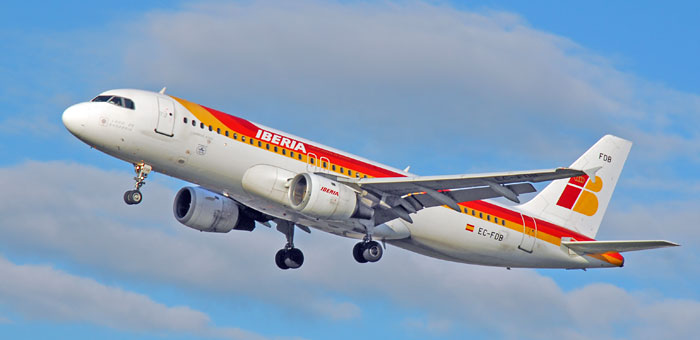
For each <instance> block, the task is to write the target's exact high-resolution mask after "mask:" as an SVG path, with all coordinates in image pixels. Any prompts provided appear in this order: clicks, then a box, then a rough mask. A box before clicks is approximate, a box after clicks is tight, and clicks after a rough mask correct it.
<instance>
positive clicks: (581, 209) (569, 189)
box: [557, 176, 603, 216]
mask: <svg viewBox="0 0 700 340" xmlns="http://www.w3.org/2000/svg"><path fill="white" fill-rule="evenodd" d="M601 189H603V180H602V179H600V177H598V176H596V177H595V183H594V182H592V181H589V178H588V176H579V177H572V178H571V179H570V180H569V183H568V184H566V188H564V192H563V193H562V194H561V196H560V197H559V201H558V202H557V205H558V206H560V207H564V208H566V209H572V210H573V211H575V212H577V213H581V214H584V215H586V216H593V215H595V213H596V212H597V211H598V197H597V196H596V195H595V193H596V192H600V190H601Z"/></svg>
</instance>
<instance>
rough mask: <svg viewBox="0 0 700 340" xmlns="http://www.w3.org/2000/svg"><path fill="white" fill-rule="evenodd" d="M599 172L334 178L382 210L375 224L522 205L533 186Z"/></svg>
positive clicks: (538, 171) (563, 171) (563, 169)
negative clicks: (467, 207) (432, 212)
mask: <svg viewBox="0 0 700 340" xmlns="http://www.w3.org/2000/svg"><path fill="white" fill-rule="evenodd" d="M598 169H599V168H595V169H591V170H587V171H583V170H575V169H569V168H556V169H550V170H532V171H520V172H499V173H487V174H475V175H452V176H415V177H388V178H387V177H385V178H347V177H334V179H335V180H337V181H339V182H341V183H345V184H347V185H349V186H352V187H355V188H356V189H357V190H358V191H360V192H362V193H363V194H364V196H365V197H366V198H368V199H369V200H371V201H372V203H374V204H373V205H375V206H378V207H379V208H381V209H375V224H381V223H384V222H386V221H389V220H392V219H395V218H397V217H400V218H402V219H404V220H407V221H409V222H411V221H412V220H411V218H410V216H409V214H410V213H415V212H416V211H418V210H420V209H423V208H427V207H434V206H439V205H447V206H449V207H451V208H452V209H455V210H459V206H458V204H457V203H458V202H467V201H474V200H481V199H487V198H495V197H505V198H507V199H509V200H511V201H513V202H516V203H520V201H519V199H518V195H520V194H524V193H529V192H534V191H536V190H535V187H533V186H532V184H530V183H537V182H542V181H551V180H556V179H562V178H569V177H576V176H583V175H586V174H588V175H594V174H595V172H596V171H597V170H598ZM592 178H595V176H592Z"/></svg>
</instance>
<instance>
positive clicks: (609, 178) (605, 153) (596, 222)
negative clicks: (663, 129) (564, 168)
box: [519, 135, 632, 238]
mask: <svg viewBox="0 0 700 340" xmlns="http://www.w3.org/2000/svg"><path fill="white" fill-rule="evenodd" d="M631 147H632V142H630V141H628V140H625V139H622V138H619V137H615V136H612V135H606V136H604V137H603V138H601V139H600V140H599V141H598V142H597V143H595V145H593V146H592V147H591V148H590V149H588V151H586V153H584V154H583V155H582V156H581V157H580V158H579V159H578V160H576V162H574V164H572V165H571V168H573V169H579V170H587V169H595V168H597V167H600V169H599V170H598V171H597V172H596V173H595V180H593V179H591V178H589V177H588V176H581V177H573V178H570V179H560V180H556V181H553V182H552V183H550V184H549V185H548V186H547V187H545V188H544V190H542V191H541V192H540V193H539V194H538V195H537V196H535V198H533V199H532V200H530V201H528V202H527V203H525V204H522V205H520V206H519V208H520V209H521V210H523V211H525V212H527V213H529V214H532V215H533V216H536V217H539V218H542V219H543V220H547V221H549V222H552V223H556V224H558V225H561V226H564V227H567V228H570V229H573V230H575V231H577V232H579V233H581V234H583V235H586V236H588V237H591V238H594V237H595V235H596V233H597V232H598V228H599V227H600V222H601V221H602V220H603V215H605V210H606V209H607V208H608V203H609V202H610V198H611V197H612V194H613V191H614V190H615V184H616V183H617V180H618V179H619V178H620V173H621V172H622V167H623V166H624V165H625V161H626V160H627V155H628V154H629V152H630V148H631ZM591 175H593V174H591Z"/></svg>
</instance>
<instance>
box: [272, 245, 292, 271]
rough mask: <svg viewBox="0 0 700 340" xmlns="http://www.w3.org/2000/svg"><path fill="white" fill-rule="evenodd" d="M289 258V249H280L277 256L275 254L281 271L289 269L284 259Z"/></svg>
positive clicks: (276, 262)
mask: <svg viewBox="0 0 700 340" xmlns="http://www.w3.org/2000/svg"><path fill="white" fill-rule="evenodd" d="M286 257H287V249H280V250H279V251H278V252H277V254H275V264H277V267H279V268H280V269H289V267H288V266H287V264H286V263H284V259H285V258H286Z"/></svg>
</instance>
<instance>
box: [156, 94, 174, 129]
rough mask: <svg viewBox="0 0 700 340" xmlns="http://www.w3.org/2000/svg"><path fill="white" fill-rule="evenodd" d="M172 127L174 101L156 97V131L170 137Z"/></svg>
mask: <svg viewBox="0 0 700 340" xmlns="http://www.w3.org/2000/svg"><path fill="white" fill-rule="evenodd" d="M174 128H175V103H173V101H172V100H171V99H167V98H158V125H156V132H157V133H160V134H161V135H165V136H168V137H172V136H173V129H174Z"/></svg>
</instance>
